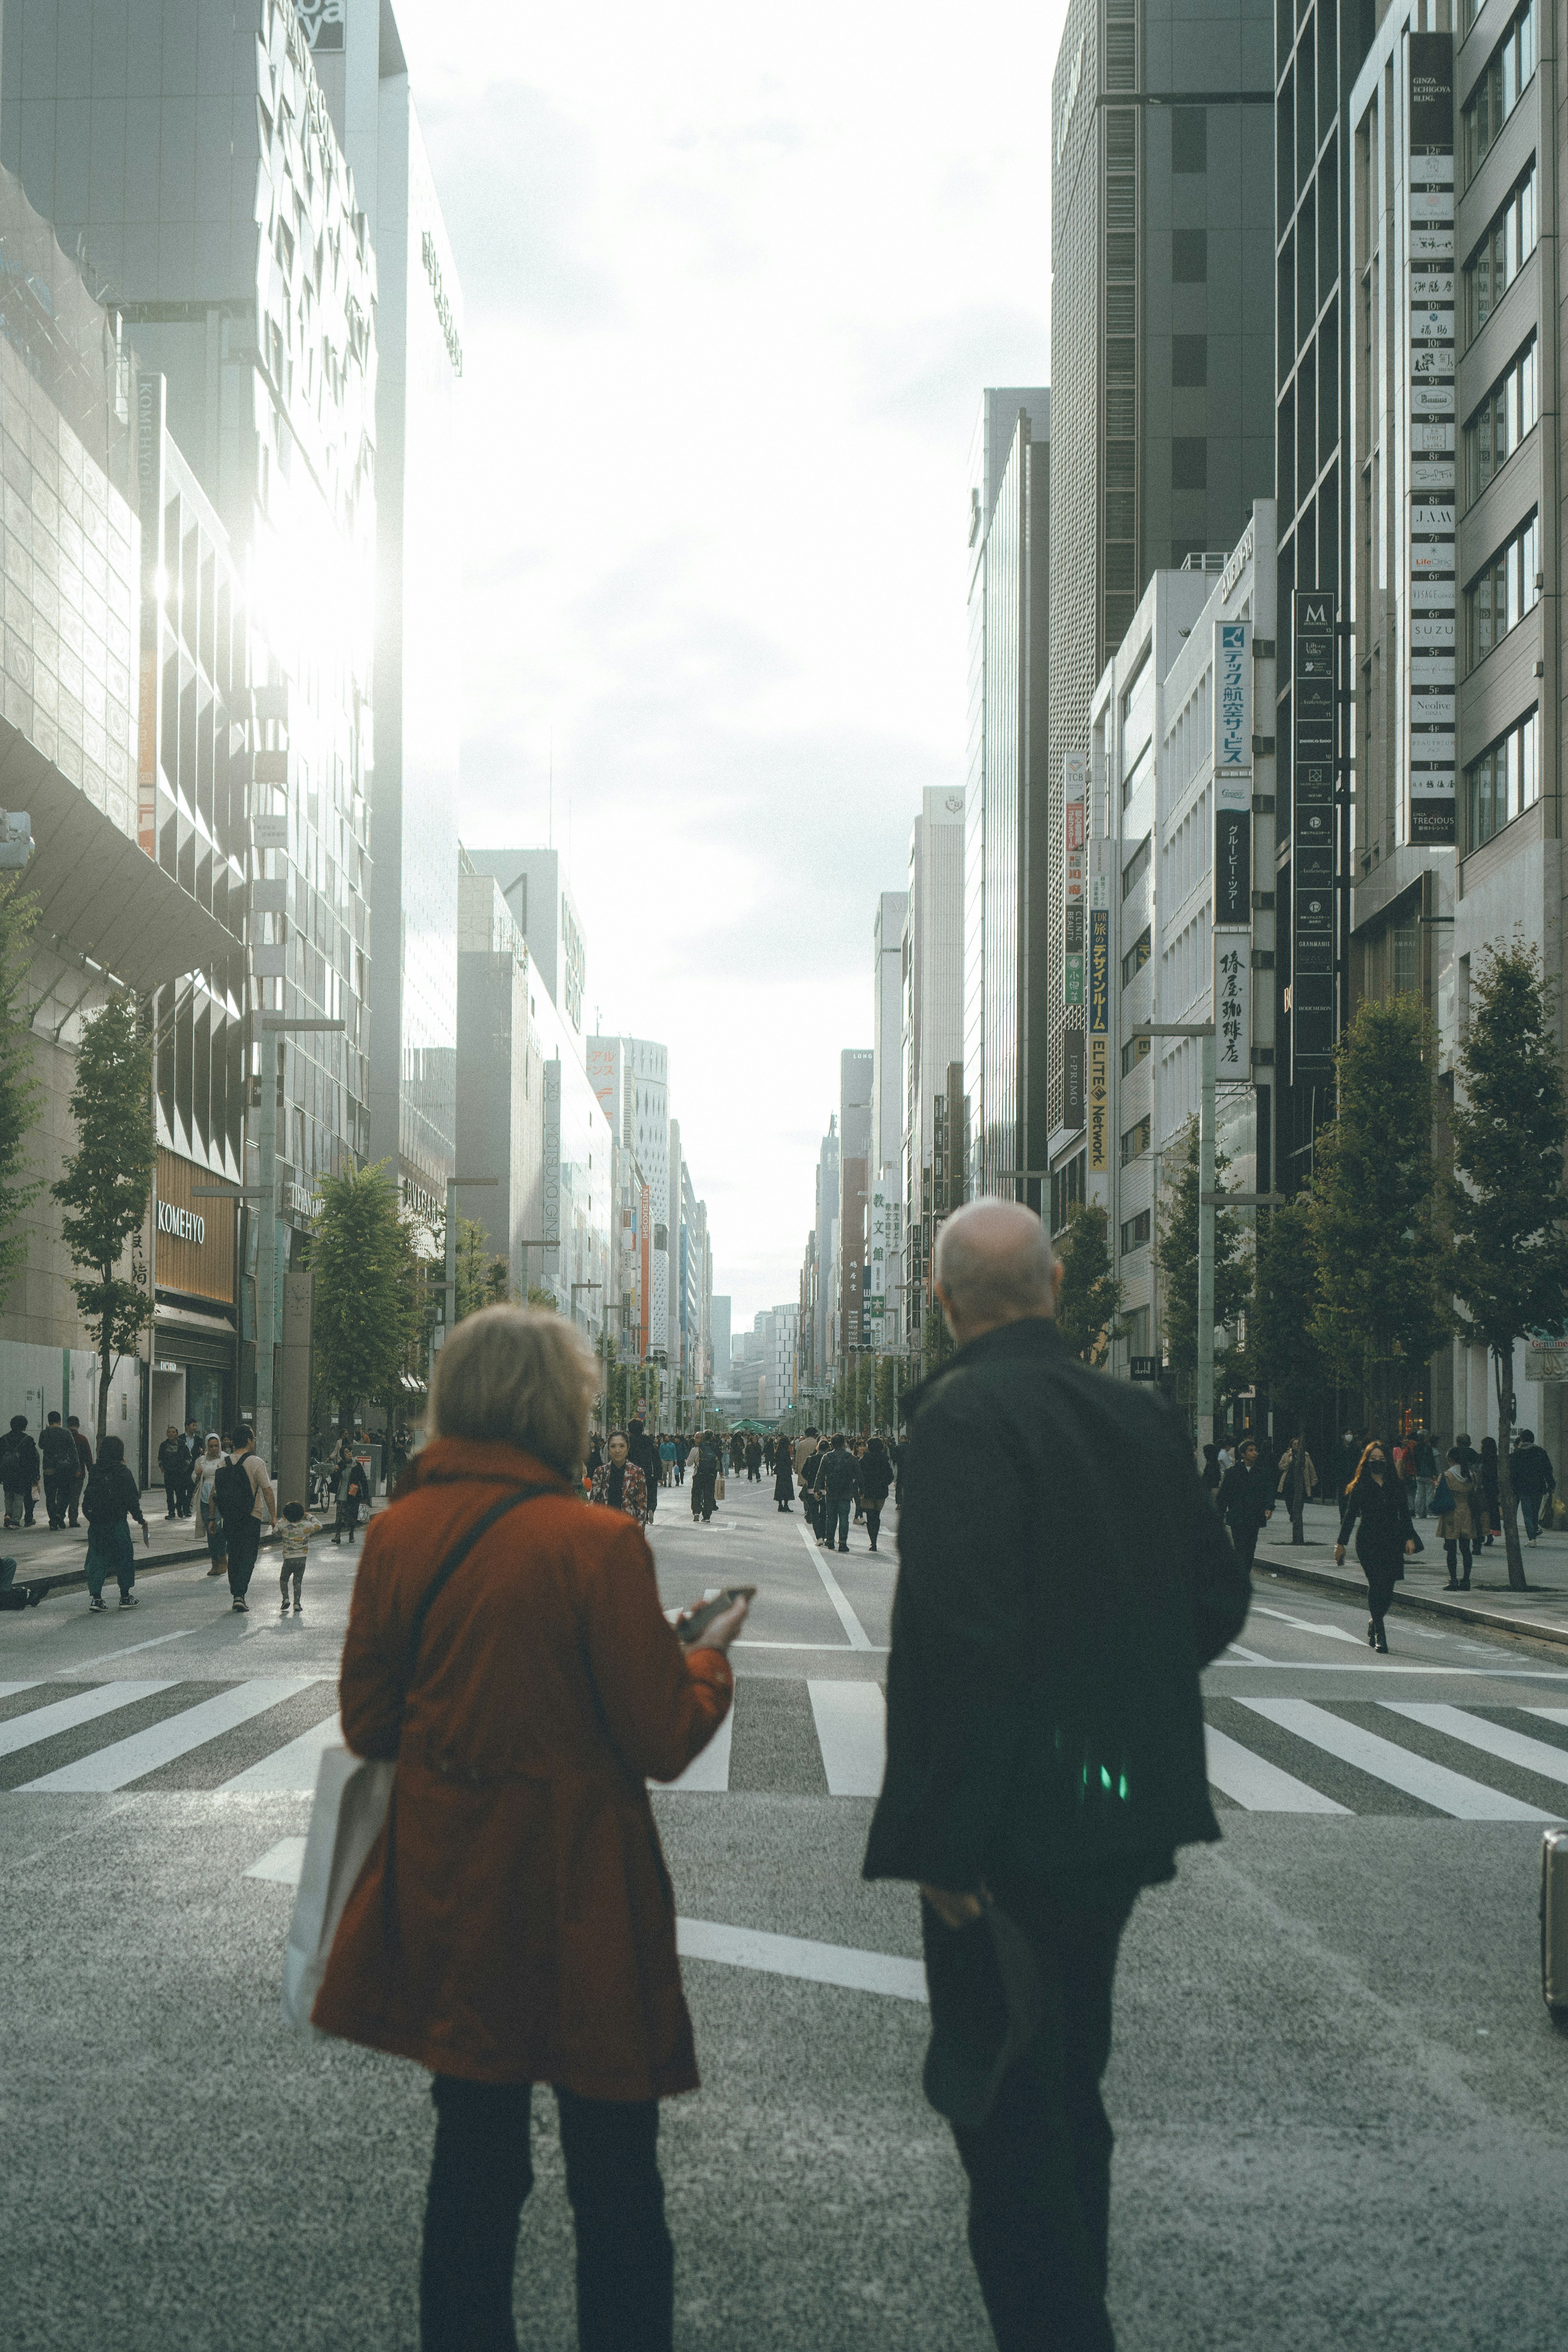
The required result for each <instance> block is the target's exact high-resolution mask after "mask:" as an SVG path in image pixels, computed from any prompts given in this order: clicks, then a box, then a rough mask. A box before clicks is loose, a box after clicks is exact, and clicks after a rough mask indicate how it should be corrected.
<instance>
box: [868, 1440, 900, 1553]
mask: <svg viewBox="0 0 1568 2352" xmlns="http://www.w3.org/2000/svg"><path fill="white" fill-rule="evenodd" d="M892 1484H893V1465H892V1463H891V1462H890V1461H889V1460H888V1458H887V1448H886V1446H885V1445H884V1444H883V1442H882V1440H881V1438H880V1437H873V1439H872V1440H871V1442H870V1444H868V1445H867V1447H866V1450H865V1452H864V1454H862V1456H861V1476H860V1490H861V1501H862V1503H863V1505H864V1506H865V1531H866V1533H867V1535H868V1536H870V1538H871V1548H872V1549H873V1551H874V1550H875V1549H876V1539H877V1537H878V1535H879V1534H880V1533H881V1530H882V1511H883V1504H884V1503H885V1502H886V1500H887V1490H888V1488H889V1487H890V1486H892Z"/></svg>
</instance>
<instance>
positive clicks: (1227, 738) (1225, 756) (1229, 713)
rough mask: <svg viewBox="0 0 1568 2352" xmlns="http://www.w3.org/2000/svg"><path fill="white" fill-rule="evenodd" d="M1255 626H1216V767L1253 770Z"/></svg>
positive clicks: (1226, 623) (1236, 623)
mask: <svg viewBox="0 0 1568 2352" xmlns="http://www.w3.org/2000/svg"><path fill="white" fill-rule="evenodd" d="M1251 635H1252V624H1251V623H1250V621H1216V623H1215V625H1214V766H1215V772H1216V774H1218V773H1220V772H1222V771H1224V770H1225V769H1232V770H1234V769H1238V768H1245V769H1246V770H1247V771H1248V772H1249V773H1250V772H1251V768H1252V646H1251V643H1250V639H1251Z"/></svg>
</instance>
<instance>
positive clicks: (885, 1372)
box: [875, 1356, 900, 1429]
mask: <svg viewBox="0 0 1568 2352" xmlns="http://www.w3.org/2000/svg"><path fill="white" fill-rule="evenodd" d="M899 1370H900V1361H899V1359H898V1357H896V1356H879V1357H878V1358H877V1363H876V1409H875V1420H876V1426H877V1428H878V1429H896V1428H897V1426H898V1390H899V1380H898V1375H899Z"/></svg>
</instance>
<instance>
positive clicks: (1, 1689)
mask: <svg viewBox="0 0 1568 2352" xmlns="http://www.w3.org/2000/svg"><path fill="white" fill-rule="evenodd" d="M834 1647H835V1648H836V1647H837V1644H836V1643H835V1644H834ZM37 1687H38V1685H37V1683H36V1682H31V1683H0V1698H14V1697H15V1696H16V1693H17V1692H18V1691H25V1690H37Z"/></svg>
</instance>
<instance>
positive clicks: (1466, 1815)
mask: <svg viewBox="0 0 1568 2352" xmlns="http://www.w3.org/2000/svg"><path fill="white" fill-rule="evenodd" d="M1236 1704H1237V1706H1247V1707H1250V1708H1251V1710H1252V1712H1253V1714H1254V1715H1260V1716H1262V1717H1263V1718H1264V1720H1265V1721H1266V1722H1269V1723H1277V1724H1278V1725H1279V1727H1280V1728H1281V1731H1291V1732H1294V1734H1295V1736H1296V1738H1298V1739H1304V1740H1307V1741H1308V1742H1309V1743H1310V1744H1311V1745H1312V1747H1313V1748H1322V1751H1323V1753H1324V1754H1325V1755H1327V1756H1337V1757H1338V1758H1339V1759H1340V1761H1341V1763H1342V1764H1353V1765H1354V1767H1355V1769H1357V1771H1359V1772H1366V1773H1370V1775H1371V1776H1372V1778H1373V1779H1374V1780H1384V1781H1386V1782H1387V1784H1388V1786H1389V1787H1390V1788H1391V1789H1402V1790H1404V1792H1405V1794H1406V1796H1407V1797H1418V1798H1419V1799H1420V1800H1421V1802H1422V1803H1423V1804H1426V1805H1435V1806H1436V1807H1437V1811H1439V1812H1440V1813H1448V1814H1451V1815H1452V1817H1453V1818H1454V1820H1456V1821H1460V1822H1554V1821H1556V1820H1557V1819H1558V1818H1559V1816H1558V1815H1557V1814H1555V1813H1543V1812H1542V1811H1541V1810H1540V1808H1539V1807H1538V1806H1535V1805H1525V1804H1521V1802H1520V1801H1519V1799H1518V1798H1517V1797H1505V1796H1503V1795H1502V1794H1501V1793H1500V1791H1499V1790H1496V1789H1488V1788H1486V1787H1484V1786H1483V1785H1482V1783H1481V1782H1480V1781H1479V1780H1466V1778H1465V1776H1464V1774H1463V1773H1462V1772H1450V1771H1449V1770H1448V1767H1447V1766H1446V1765H1443V1764H1433V1763H1431V1762H1429V1761H1428V1759H1427V1758H1426V1757H1425V1756H1416V1755H1414V1754H1412V1752H1411V1750H1410V1749H1409V1748H1401V1747H1399V1746H1398V1744H1397V1743H1396V1741H1395V1740H1392V1739H1380V1738H1378V1736H1377V1734H1376V1733H1375V1731H1364V1730H1363V1729H1362V1727H1361V1726H1360V1724H1358V1723H1347V1722H1346V1721H1345V1719H1344V1717H1343V1716H1339V1715H1331V1714H1330V1713H1329V1711H1328V1709H1327V1708H1326V1707H1321V1706H1312V1703H1311V1701H1310V1700H1307V1699H1304V1698H1238V1699H1237V1701H1236Z"/></svg>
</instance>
